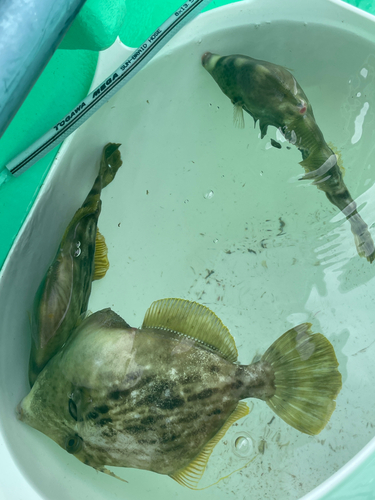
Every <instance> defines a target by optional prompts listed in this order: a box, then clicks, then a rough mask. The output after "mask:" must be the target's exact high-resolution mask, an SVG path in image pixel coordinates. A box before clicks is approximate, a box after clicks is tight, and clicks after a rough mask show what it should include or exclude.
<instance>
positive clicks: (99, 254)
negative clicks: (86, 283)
mask: <svg viewBox="0 0 375 500" xmlns="http://www.w3.org/2000/svg"><path fill="white" fill-rule="evenodd" d="M94 265H95V268H94V275H93V278H92V281H95V280H100V279H102V278H104V276H105V275H106V273H107V271H108V269H109V261H108V247H107V244H106V242H105V239H104V236H103V235H102V234H101V233H100V232H99V229H97V230H96V241H95V258H94Z"/></svg>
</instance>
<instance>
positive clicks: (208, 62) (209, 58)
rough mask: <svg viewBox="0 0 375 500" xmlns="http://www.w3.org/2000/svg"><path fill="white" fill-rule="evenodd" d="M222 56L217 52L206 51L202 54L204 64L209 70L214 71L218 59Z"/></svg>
mask: <svg viewBox="0 0 375 500" xmlns="http://www.w3.org/2000/svg"><path fill="white" fill-rule="evenodd" d="M219 58H220V56H218V55H217V54H212V52H205V53H204V54H203V56H202V65H203V67H204V68H205V69H206V70H207V71H212V70H213V68H214V67H215V64H216V61H217V60H218V59H219Z"/></svg>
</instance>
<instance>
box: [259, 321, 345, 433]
mask: <svg viewBox="0 0 375 500" xmlns="http://www.w3.org/2000/svg"><path fill="white" fill-rule="evenodd" d="M310 327H311V324H310V323H303V324H301V325H298V326H296V327H294V328H292V329H291V330H288V331H287V332H286V333H284V334H283V335H282V336H281V337H280V338H279V339H277V340H276V341H275V342H274V343H273V344H272V345H271V347H270V348H269V349H268V350H267V351H266V352H265V354H264V355H263V356H262V361H265V362H268V363H269V364H270V365H271V367H272V368H273V370H274V374H275V382H274V383H275V387H276V392H275V394H274V396H272V397H271V398H270V399H268V400H267V401H266V402H267V404H268V406H269V407H270V408H271V409H272V410H273V411H274V412H275V413H276V414H277V415H278V416H279V417H280V418H282V419H283V420H284V421H285V422H286V423H287V424H289V425H291V426H292V427H294V428H295V429H297V430H299V431H300V432H303V433H305V434H309V435H316V434H319V432H321V431H322V430H323V429H324V427H325V426H326V424H327V423H328V421H329V419H330V418H331V415H332V413H333V411H334V409H335V407H336V402H335V399H336V397H337V395H338V393H339V392H340V390H341V387H342V378H341V374H340V372H339V371H338V369H337V367H338V361H337V359H336V355H335V351H334V349H333V346H332V345H331V343H330V342H329V340H328V339H327V338H326V337H324V335H322V334H321V333H316V334H313V333H312V332H311V331H310Z"/></svg>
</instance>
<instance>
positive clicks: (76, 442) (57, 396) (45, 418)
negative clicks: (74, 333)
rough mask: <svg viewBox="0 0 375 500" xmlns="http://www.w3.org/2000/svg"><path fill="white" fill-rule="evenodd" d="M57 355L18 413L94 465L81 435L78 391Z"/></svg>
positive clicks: (62, 446) (77, 455)
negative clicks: (62, 367) (63, 369)
mask: <svg viewBox="0 0 375 500" xmlns="http://www.w3.org/2000/svg"><path fill="white" fill-rule="evenodd" d="M58 358H59V356H56V357H55V358H53V359H52V360H51V361H50V363H49V364H48V365H47V367H46V368H44V370H43V371H42V372H41V373H40V374H39V376H38V377H37V379H36V381H35V383H34V385H33V387H32V389H31V391H30V392H29V394H28V395H27V396H26V397H25V398H23V400H22V401H21V402H20V403H19V405H18V406H17V410H16V412H17V417H18V419H19V420H21V421H22V422H24V423H26V424H28V425H29V426H31V427H33V428H34V429H36V430H38V431H40V432H42V433H43V434H45V435H46V436H48V437H49V438H50V439H53V440H54V441H55V442H56V443H57V444H58V445H59V446H61V448H63V449H64V450H66V451H67V452H68V453H71V454H74V455H75V456H76V457H77V458H78V459H79V460H81V461H82V462H84V463H87V464H90V465H93V466H95V463H94V462H93V463H91V461H90V455H89V454H87V453H86V452H85V446H84V443H83V440H82V437H81V436H80V429H79V422H77V420H78V419H77V412H78V410H77V404H76V403H75V401H74V399H75V397H76V396H77V394H75V392H77V391H75V390H74V389H75V388H74V386H73V385H72V384H71V382H70V381H69V380H68V379H67V378H66V377H65V376H64V374H63V373H61V372H60V370H58V369H57V368H58V366H57V365H58Z"/></svg>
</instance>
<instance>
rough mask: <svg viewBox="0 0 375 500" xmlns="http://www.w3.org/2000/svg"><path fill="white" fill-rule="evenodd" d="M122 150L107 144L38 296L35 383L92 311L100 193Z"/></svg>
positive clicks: (31, 378) (34, 332)
mask: <svg viewBox="0 0 375 500" xmlns="http://www.w3.org/2000/svg"><path fill="white" fill-rule="evenodd" d="M119 146H120V145H119V144H111V143H110V144H107V145H106V146H105V148H104V150H103V155H102V158H101V162H100V170H99V174H98V176H97V178H96V180H95V182H94V185H93V187H92V189H91V191H90V192H89V194H88V196H87V197H86V199H85V201H84V203H83V205H82V206H81V208H80V209H79V210H78V211H77V212H76V213H75V215H74V217H73V219H72V221H71V222H70V224H69V226H68V228H67V229H66V231H65V234H64V236H63V238H62V241H61V243H60V245H59V249H58V251H57V254H56V257H55V259H54V261H53V263H52V265H51V266H50V267H49V269H48V270H47V273H46V275H45V277H44V278H43V280H42V282H41V284H40V286H39V289H38V291H37V293H36V296H35V299H34V307H33V312H32V318H31V329H32V345H31V354H30V362H29V381H30V385H33V383H34V382H35V379H36V377H37V376H38V374H39V373H40V372H41V370H42V369H43V368H44V366H45V365H46V363H47V362H48V361H49V360H50V359H51V357H53V356H54V355H55V354H56V352H58V350H59V349H60V347H61V346H62V345H63V344H64V343H65V342H66V340H67V338H68V336H69V334H70V332H71V331H72V330H73V328H74V327H75V326H76V324H77V321H78V319H79V317H80V316H81V315H82V314H83V313H85V312H86V310H87V304H88V300H89V296H90V292H91V283H92V278H93V272H94V255H95V240H96V235H97V224H98V218H99V215H100V210H101V204H102V202H101V200H100V193H101V190H102V189H103V188H104V187H105V186H106V185H107V184H109V183H110V182H111V181H112V180H113V178H114V177H115V175H116V172H117V170H118V168H119V167H120V165H121V163H122V162H121V160H120V153H119V151H118V147H119Z"/></svg>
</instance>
